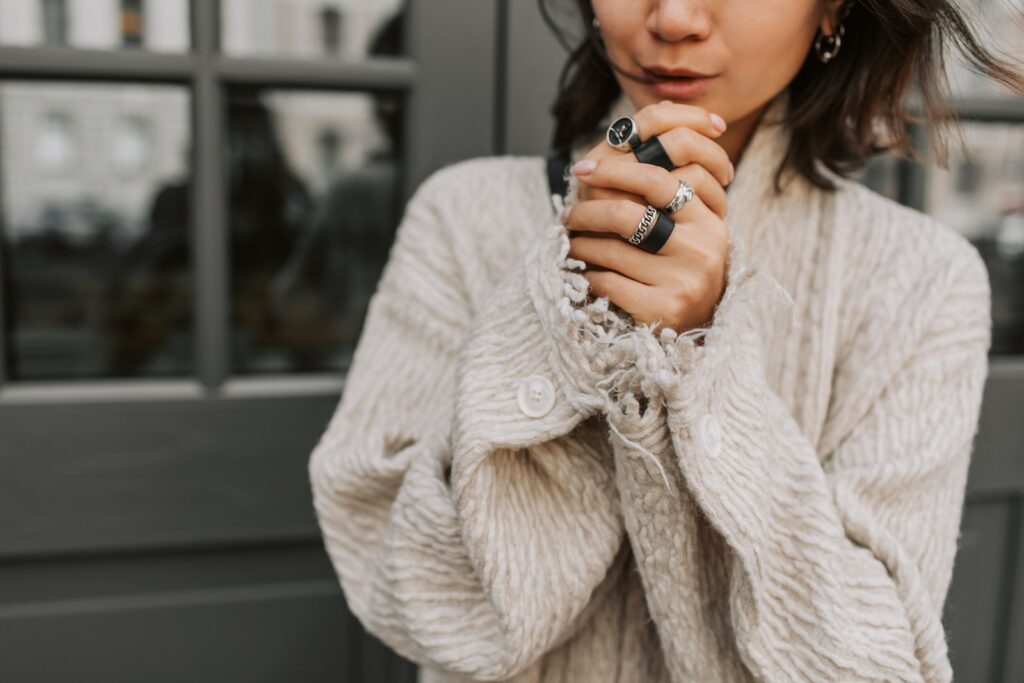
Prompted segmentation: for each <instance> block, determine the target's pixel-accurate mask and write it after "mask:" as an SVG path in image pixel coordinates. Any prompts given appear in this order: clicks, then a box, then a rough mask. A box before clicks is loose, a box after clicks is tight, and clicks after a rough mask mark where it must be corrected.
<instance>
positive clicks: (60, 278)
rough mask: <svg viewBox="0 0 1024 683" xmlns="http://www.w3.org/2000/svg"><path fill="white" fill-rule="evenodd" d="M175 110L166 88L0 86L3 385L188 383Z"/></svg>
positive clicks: (180, 96)
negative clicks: (155, 379) (159, 379)
mask: <svg viewBox="0 0 1024 683" xmlns="http://www.w3.org/2000/svg"><path fill="white" fill-rule="evenodd" d="M188 106H189V105H188V95H187V93H186V91H185V90H184V89H183V88H178V87H170V86H126V85H74V84H62V83H20V82H19V83H15V82H6V83H0V237H2V239H3V245H2V249H0V253H2V254H3V257H4V261H3V264H2V266H3V267H2V272H3V276H4V282H3V288H2V289H3V293H4V297H5V298H4V307H5V309H6V312H7V320H6V321H5V322H6V329H5V333H6V335H7V336H6V347H7V351H8V374H9V375H10V377H11V378H12V379H51V378H52V379H56V378H107V377H128V376H139V375H146V376H152V375H180V374H185V373H187V372H188V371H189V368H190V365H191V360H190V359H191V355H192V354H191V342H192V335H191V302H190V286H189V282H188V275H189V264H188V260H189V254H188V242H187V235H188V225H189V221H188V214H187V211H185V206H186V204H185V202H184V200H183V199H182V198H183V197H184V196H185V195H186V194H187V192H188V186H189V183H188V171H187V163H186V160H187V155H188V146H189V144H190V134H189V124H188V121H189V118H188ZM175 198H177V199H175Z"/></svg>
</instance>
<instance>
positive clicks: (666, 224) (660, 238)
mask: <svg viewBox="0 0 1024 683" xmlns="http://www.w3.org/2000/svg"><path fill="white" fill-rule="evenodd" d="M657 213H658V217H657V218H656V219H655V221H654V225H653V226H652V227H651V231H650V232H649V233H648V234H647V237H645V238H644V241H643V242H641V243H640V244H638V245H636V246H638V247H640V248H641V249H643V250H644V251H646V252H648V253H650V254H657V253H658V252H659V251H661V248H662V247H663V246H665V242H668V238H669V237H671V236H672V231H673V230H675V229H676V222H675V221H674V220H672V219H671V218H669V217H668V216H666V215H665V214H664V213H662V212H661V211H658V212H657Z"/></svg>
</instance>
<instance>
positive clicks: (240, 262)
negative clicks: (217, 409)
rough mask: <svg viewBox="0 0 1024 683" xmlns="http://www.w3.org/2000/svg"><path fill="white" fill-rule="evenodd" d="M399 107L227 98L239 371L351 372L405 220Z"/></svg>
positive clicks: (340, 97)
mask: <svg viewBox="0 0 1024 683" xmlns="http://www.w3.org/2000/svg"><path fill="white" fill-rule="evenodd" d="M400 102H401V100H400V96H399V95H396V94H391V93H373V94H369V93H344V94H336V93H331V94H323V93H310V92H280V91H241V90H235V91H233V92H232V93H231V96H230V99H229V108H228V114H229V116H228V125H229V131H230V137H229V159H230V165H229V178H230V184H229V208H230V225H231V297H232V329H233V359H234V368H235V371H236V372H239V373H254V372H302V371H319V370H337V369H342V368H344V367H345V366H346V365H347V363H348V358H349V356H350V354H351V352H352V348H353V347H354V345H355V341H356V340H357V339H358V336H359V333H360V331H361V329H362V322H363V318H364V317H365V314H366V305H367V303H368V301H369V298H370V295H371V294H372V293H373V290H374V288H375V287H376V283H377V280H378V279H379V277H380V272H381V270H382V268H383V265H384V262H385V260H386V258H387V251H388V249H389V247H390V245H391V241H392V239H393V236H394V229H395V226H396V223H397V220H398V217H399V213H400V207H399V206H398V181H399V178H398V168H399V166H398V159H397V158H396V156H397V150H398V149H399V144H400V140H399V139H398V137H399V130H400V120H401V116H400V114H401V110H400Z"/></svg>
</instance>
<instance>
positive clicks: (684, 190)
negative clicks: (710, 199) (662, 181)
mask: <svg viewBox="0 0 1024 683" xmlns="http://www.w3.org/2000/svg"><path fill="white" fill-rule="evenodd" d="M693 194H694V193H693V186H692V185H690V183H688V182H686V181H685V180H680V181H679V187H677V188H676V196H675V197H673V198H672V201H670V202H669V203H668V206H666V207H665V213H667V214H668V215H670V216H671V215H672V214H674V213H675V212H676V211H679V210H680V209H681V208H683V207H684V206H686V202H688V201H690V200H691V199H693Z"/></svg>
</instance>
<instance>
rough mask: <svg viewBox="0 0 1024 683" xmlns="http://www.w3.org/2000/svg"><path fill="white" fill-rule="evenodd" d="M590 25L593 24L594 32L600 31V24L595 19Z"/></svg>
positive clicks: (595, 18)
mask: <svg viewBox="0 0 1024 683" xmlns="http://www.w3.org/2000/svg"><path fill="white" fill-rule="evenodd" d="M590 23H591V24H593V26H594V29H595V30H598V31H600V30H601V22H600V21H598V20H597V17H594V20H593V21H592V22H590Z"/></svg>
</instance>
